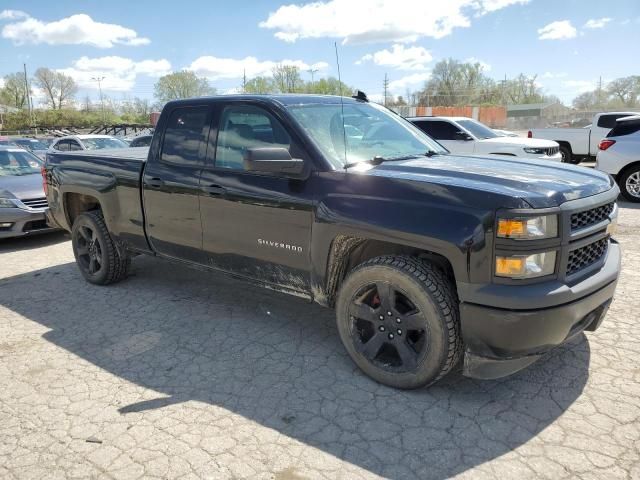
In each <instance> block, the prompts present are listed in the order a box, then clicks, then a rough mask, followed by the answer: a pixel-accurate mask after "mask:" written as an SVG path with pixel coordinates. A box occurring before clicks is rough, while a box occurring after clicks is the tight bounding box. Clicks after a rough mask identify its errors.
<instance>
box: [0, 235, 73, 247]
mask: <svg viewBox="0 0 640 480" xmlns="http://www.w3.org/2000/svg"><path fill="white" fill-rule="evenodd" d="M69 239H70V237H69V234H67V233H66V232H62V231H57V230H56V231H53V232H49V233H42V234H37V235H28V236H25V237H14V238H4V239H0V253H8V252H19V251H22V250H30V249H32V248H40V247H48V246H51V245H55V244H56V243H61V242H66V241H67V240H69Z"/></svg>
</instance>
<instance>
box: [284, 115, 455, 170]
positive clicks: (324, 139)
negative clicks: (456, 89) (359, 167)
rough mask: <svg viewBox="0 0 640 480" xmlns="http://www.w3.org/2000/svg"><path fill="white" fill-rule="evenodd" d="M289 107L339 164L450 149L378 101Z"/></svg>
mask: <svg viewBox="0 0 640 480" xmlns="http://www.w3.org/2000/svg"><path fill="white" fill-rule="evenodd" d="M343 108H344V115H343V113H342V112H343ZM288 109H289V111H290V112H291V114H292V115H293V116H294V117H295V119H296V120H297V121H298V122H299V123H300V124H301V125H302V127H303V128H304V129H305V131H306V132H307V133H308V134H309V136H310V137H311V138H312V139H313V141H314V142H315V143H316V145H317V146H318V148H319V149H320V150H321V151H322V153H324V154H325V156H326V157H327V158H328V159H329V160H330V161H331V163H332V164H333V165H335V166H336V167H339V168H342V167H344V166H345V165H347V164H353V163H358V162H365V161H368V160H371V159H373V158H374V157H382V158H386V159H392V158H403V157H412V156H422V155H425V154H426V153H427V152H430V151H431V152H436V153H447V150H445V149H444V148H442V146H440V145H439V144H438V143H436V142H435V141H434V140H432V139H431V138H430V137H428V136H427V135H426V134H424V133H423V132H422V131H420V130H419V129H417V128H416V127H414V126H413V125H411V124H410V123H409V122H407V121H406V120H404V119H403V118H401V117H399V116H397V115H395V114H394V113H392V112H391V111H389V110H387V109H385V108H383V107H380V106H378V105H374V104H370V103H362V104H360V103H358V104H353V103H346V104H345V105H344V106H341V105H340V104H339V103H336V104H318V103H313V104H306V105H305V104H302V105H291V106H289V107H288ZM343 119H344V121H343ZM343 125H344V128H343ZM345 140H346V147H345Z"/></svg>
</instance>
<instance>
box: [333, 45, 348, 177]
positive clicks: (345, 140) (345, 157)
mask: <svg viewBox="0 0 640 480" xmlns="http://www.w3.org/2000/svg"><path fill="white" fill-rule="evenodd" d="M333 46H334V47H335V49H336V65H337V66H338V85H339V87H340V110H341V112H340V113H341V116H342V141H343V142H344V164H345V165H347V163H348V162H347V130H346V128H345V127H344V97H343V96H342V78H341V77H340V59H339V58H338V42H333Z"/></svg>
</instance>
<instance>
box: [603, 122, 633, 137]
mask: <svg viewBox="0 0 640 480" xmlns="http://www.w3.org/2000/svg"><path fill="white" fill-rule="evenodd" d="M638 131H640V121H636V120H634V121H629V122H620V123H617V124H616V126H615V127H613V130H611V131H610V132H609V134H608V135H607V137H623V136H625V135H632V134H634V133H636V132H638Z"/></svg>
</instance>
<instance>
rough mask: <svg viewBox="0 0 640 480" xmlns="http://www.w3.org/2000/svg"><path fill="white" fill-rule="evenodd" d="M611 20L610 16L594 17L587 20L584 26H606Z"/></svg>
mask: <svg viewBox="0 0 640 480" xmlns="http://www.w3.org/2000/svg"><path fill="white" fill-rule="evenodd" d="M610 21H611V19H610V18H609V17H602V18H592V19H590V20H587V23H585V24H584V28H604V27H605V26H606V25H607V23H609V22H610Z"/></svg>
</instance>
